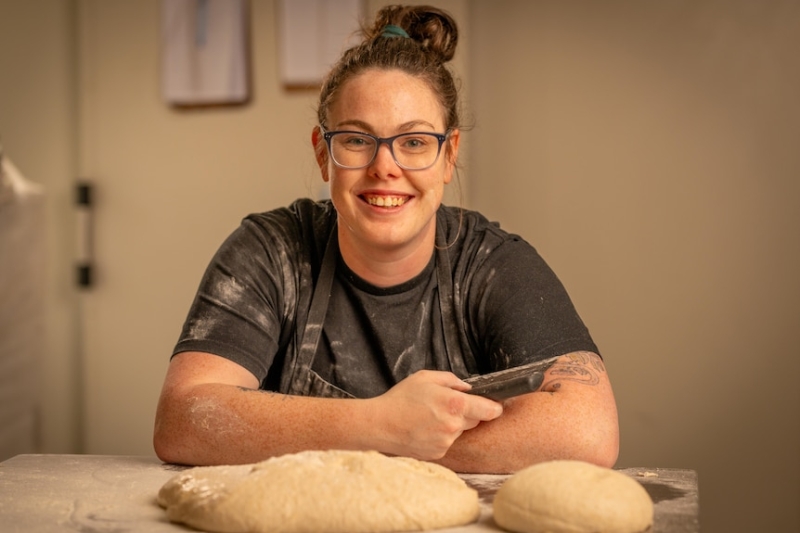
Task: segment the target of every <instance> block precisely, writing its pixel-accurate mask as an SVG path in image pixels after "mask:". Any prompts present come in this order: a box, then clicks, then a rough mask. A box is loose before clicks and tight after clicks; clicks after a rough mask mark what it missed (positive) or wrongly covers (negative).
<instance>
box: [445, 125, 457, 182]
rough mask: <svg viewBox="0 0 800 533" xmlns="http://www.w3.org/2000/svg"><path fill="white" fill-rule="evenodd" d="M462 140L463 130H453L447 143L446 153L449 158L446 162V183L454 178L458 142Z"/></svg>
mask: <svg viewBox="0 0 800 533" xmlns="http://www.w3.org/2000/svg"><path fill="white" fill-rule="evenodd" d="M460 142H461V130H453V131H452V132H451V133H450V137H448V139H447V143H446V144H445V146H444V148H445V152H444V155H445V157H446V158H447V161H446V162H445V165H446V168H445V175H444V182H445V184H448V183H450V182H451V181H452V180H453V174H454V172H455V169H456V163H457V162H458V144H459V143H460Z"/></svg>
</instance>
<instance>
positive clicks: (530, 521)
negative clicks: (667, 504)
mask: <svg viewBox="0 0 800 533" xmlns="http://www.w3.org/2000/svg"><path fill="white" fill-rule="evenodd" d="M493 512H494V520H495V522H496V523H497V525H499V526H501V527H502V528H504V529H507V530H509V531H515V532H518V533H543V532H548V533H589V532H595V531H603V532H604V533H638V532H641V531H645V530H646V529H647V528H649V527H650V526H651V525H652V524H653V501H652V500H651V499H650V495H648V494H647V491H646V490H645V489H644V487H642V485H641V484H639V483H638V482H637V481H636V480H634V479H633V478H631V477H629V476H627V475H625V474H623V473H621V472H616V471H614V470H612V469H610V468H602V467H599V466H595V465H592V464H589V463H584V462H581V461H550V462H546V463H540V464H537V465H533V466H530V467H528V468H526V469H524V470H520V471H519V472H517V473H516V474H514V475H513V476H511V477H510V478H509V479H508V481H506V482H505V483H504V484H503V486H501V487H500V489H499V490H498V491H497V494H496V495H495V497H494V502H493Z"/></svg>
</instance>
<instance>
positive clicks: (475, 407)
mask: <svg viewBox="0 0 800 533" xmlns="http://www.w3.org/2000/svg"><path fill="white" fill-rule="evenodd" d="M465 396H467V401H466V404H465V406H464V419H465V420H475V421H476V422H475V425H476V426H477V425H478V423H479V422H488V421H490V420H494V419H495V418H498V417H499V416H500V415H502V414H503V405H502V404H501V403H499V402H496V401H494V400H490V399H488V398H482V397H480V396H473V395H471V394H466V395H465ZM472 427H475V426H472Z"/></svg>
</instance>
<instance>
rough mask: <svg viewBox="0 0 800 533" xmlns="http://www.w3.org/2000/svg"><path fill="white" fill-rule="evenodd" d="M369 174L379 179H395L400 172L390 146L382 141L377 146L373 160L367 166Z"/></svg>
mask: <svg viewBox="0 0 800 533" xmlns="http://www.w3.org/2000/svg"><path fill="white" fill-rule="evenodd" d="M369 167H370V173H371V174H373V175H375V177H377V178H380V179H385V178H391V177H396V176H397V175H398V174H399V172H400V167H399V166H397V162H396V161H395V160H394V155H393V154H392V149H391V146H390V145H389V143H388V142H386V141H382V142H381V143H380V144H379V145H378V151H377V152H376V153H375V158H374V159H373V160H372V163H370V165H369Z"/></svg>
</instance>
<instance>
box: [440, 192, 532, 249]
mask: <svg viewBox="0 0 800 533" xmlns="http://www.w3.org/2000/svg"><path fill="white" fill-rule="evenodd" d="M437 223H439V224H441V226H442V228H443V229H444V239H445V241H446V242H445V243H444V246H446V247H447V248H448V250H449V252H450V256H451V257H454V258H462V259H463V258H465V257H467V258H470V260H471V261H475V260H477V259H486V258H488V257H489V256H491V255H492V254H496V253H498V252H501V251H511V250H515V251H518V250H525V251H527V252H529V253H532V254H534V255H535V254H536V251H535V250H534V248H533V246H531V245H530V244H529V243H528V242H527V241H526V240H525V239H523V238H522V237H520V236H519V235H516V234H513V233H509V232H508V231H506V230H504V229H502V228H501V227H500V224H499V223H498V222H492V221H490V220H489V219H487V218H486V217H485V216H484V215H483V214H481V213H479V212H478V211H472V210H469V209H463V208H459V207H450V206H444V205H443V206H441V207H440V208H439V212H438V219H437Z"/></svg>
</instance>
